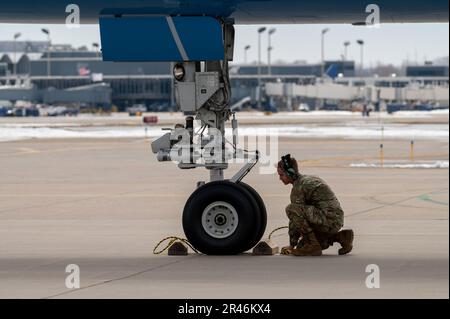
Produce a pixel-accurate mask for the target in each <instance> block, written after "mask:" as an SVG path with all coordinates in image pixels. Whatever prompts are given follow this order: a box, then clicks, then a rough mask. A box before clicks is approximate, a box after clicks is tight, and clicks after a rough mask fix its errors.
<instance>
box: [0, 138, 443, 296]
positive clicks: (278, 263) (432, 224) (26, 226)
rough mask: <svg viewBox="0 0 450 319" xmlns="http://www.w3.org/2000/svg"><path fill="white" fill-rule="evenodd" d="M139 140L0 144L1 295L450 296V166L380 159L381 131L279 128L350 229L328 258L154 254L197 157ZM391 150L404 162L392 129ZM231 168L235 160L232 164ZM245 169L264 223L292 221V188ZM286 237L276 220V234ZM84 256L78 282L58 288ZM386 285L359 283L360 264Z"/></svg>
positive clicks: (426, 150)
mask: <svg viewBox="0 0 450 319" xmlns="http://www.w3.org/2000/svg"><path fill="white" fill-rule="evenodd" d="M149 143H150V141H149V140H147V139H145V138H129V139H76V138H72V139H26V140H20V141H7V142H2V143H0V298H350V297H354V298H422V297H423V298H448V297H449V268H448V267H449V222H448V215H449V208H448V201H449V195H448V188H449V185H448V184H449V182H448V181H449V179H448V173H449V172H448V166H447V168H436V169H419V168H379V167H351V164H352V163H353V164H354V163H377V161H378V152H379V149H378V144H379V142H378V141H376V140H362V139H359V140H348V139H347V140H343V139H312V140H310V139H292V138H282V139H281V140H280V144H279V146H280V150H279V151H280V154H283V153H286V152H290V153H291V154H293V156H295V157H296V158H297V159H299V160H300V166H301V169H302V171H303V172H304V173H306V174H315V175H319V176H321V177H322V178H324V179H325V180H326V181H327V182H328V183H329V184H330V185H331V186H332V188H333V189H334V190H335V192H336V194H337V195H338V197H339V199H340V200H341V203H342V206H343V208H344V210H345V212H346V216H345V228H353V229H354V231H355V234H356V238H355V248H354V251H353V252H352V253H351V254H350V255H348V256H338V255H337V249H338V247H337V246H334V247H331V248H330V249H329V250H327V251H325V252H324V253H325V255H324V256H322V257H306V258H301V257H290V256H280V255H277V256H266V257H257V256H251V255H250V254H244V255H240V256H229V257H226V256H224V257H222V256H204V255H199V254H194V253H192V252H191V254H190V255H189V256H187V257H172V256H167V255H153V254H152V250H153V247H154V245H155V244H156V243H157V242H158V241H159V240H160V239H162V238H163V237H166V236H170V235H178V236H183V231H182V227H181V212H182V209H183V206H184V203H185V201H186V199H187V198H188V196H189V195H190V193H191V192H192V191H193V190H194V187H195V184H196V182H197V181H198V180H205V179H207V172H206V171H205V170H202V169H198V170H189V171H181V170H179V169H178V168H177V167H176V166H175V165H174V164H172V163H158V162H157V161H156V159H155V158H154V156H153V154H151V151H150V145H149ZM448 152H449V145H448V140H447V141H445V140H423V141H418V142H417V143H416V157H415V160H416V161H417V162H430V161H431V162H433V161H447V163H448ZM385 153H386V158H387V159H386V160H387V161H389V162H405V161H408V154H409V143H408V141H405V140H389V141H386V145H385ZM237 169H238V167H237V166H235V165H234V166H233V167H232V168H231V169H230V172H227V175H228V176H230V175H231V173H232V172H234V171H236V170H237ZM246 181H247V182H248V183H249V184H251V185H252V186H254V187H255V188H256V189H257V190H258V191H259V192H260V194H261V195H262V197H263V199H264V200H265V202H266V206H267V209H268V213H269V222H268V227H267V232H266V235H267V234H268V233H269V231H270V230H271V229H273V228H275V227H278V226H283V225H286V224H287V219H286V216H285V213H284V207H285V206H286V205H287V204H288V201H289V191H290V189H289V187H286V186H283V185H282V184H281V183H280V182H279V181H278V179H277V176H276V175H273V174H268V175H262V174H259V171H258V169H255V170H254V171H253V172H252V173H251V174H250V175H249V176H248V177H247V178H246ZM274 238H275V239H274V240H275V242H276V243H277V244H278V245H279V246H284V245H287V243H288V237H287V234H286V233H285V232H284V231H281V232H279V233H277V234H275V237H274ZM68 264H77V265H78V266H79V267H80V274H81V288H80V289H68V288H66V286H65V280H66V276H67V275H68V274H67V273H65V269H66V266H67V265H68ZM370 264H376V265H378V266H379V269H380V288H378V289H377V288H373V289H369V288H367V286H366V277H367V276H368V275H369V274H368V273H366V267H367V265H370Z"/></svg>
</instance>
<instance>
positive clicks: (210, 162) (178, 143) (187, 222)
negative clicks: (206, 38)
mask: <svg viewBox="0 0 450 319" xmlns="http://www.w3.org/2000/svg"><path fill="white" fill-rule="evenodd" d="M222 30H223V39H224V40H223V41H224V48H225V52H224V60H223V61H184V62H178V63H175V64H174V66H173V76H174V79H175V93H176V102H177V105H178V106H179V108H180V109H181V111H183V112H184V113H185V114H186V115H188V116H187V117H186V124H185V125H177V126H176V127H175V129H171V130H170V132H169V133H166V134H165V135H164V136H162V137H160V138H159V139H157V140H156V141H154V142H153V143H152V150H153V152H154V153H155V154H157V158H158V160H159V161H176V162H178V166H179V168H181V169H192V168H197V167H205V168H206V169H208V170H209V171H210V182H209V183H206V184H203V185H202V184H199V187H198V188H197V189H196V190H195V191H194V193H193V194H192V195H191V196H190V197H189V199H188V200H187V202H186V205H185V207H184V211H183V229H184V232H185V234H186V237H187V239H188V240H189V241H190V243H191V244H192V245H193V246H194V247H195V248H196V249H198V250H199V251H201V252H202V253H205V254H210V255H224V254H226V255H228V254H238V253H242V252H244V251H247V250H249V249H251V248H252V247H253V246H255V245H256V244H257V243H258V241H259V240H260V239H261V237H262V236H263V234H264V231H265V228H266V222H267V214H266V209H265V206H264V202H263V200H262V199H261V197H260V196H259V195H258V193H257V192H256V191H255V190H254V189H253V188H251V187H250V186H249V185H247V184H245V183H243V182H242V179H243V178H244V177H245V175H247V174H248V173H249V171H250V170H251V169H252V168H253V167H254V166H255V165H256V163H257V161H258V156H259V155H258V152H255V154H254V155H253V156H249V154H250V153H249V152H247V151H245V150H240V149H238V147H237V120H236V119H235V115H234V113H233V112H232V111H231V110H230V98H231V86H230V80H229V74H228V71H229V68H228V61H231V60H232V59H233V46H234V27H233V24H232V23H228V22H222ZM230 118H232V121H231V123H232V128H233V142H228V141H227V140H226V138H225V122H226V121H228V120H229V119H230ZM194 119H195V120H198V121H200V123H201V128H200V130H199V131H200V133H195V132H194ZM227 144H230V145H231V147H227V146H228V145H227ZM233 158H246V159H248V160H249V161H248V163H247V164H246V165H245V166H244V167H243V168H242V169H241V170H240V171H239V172H238V173H236V174H235V175H234V176H233V177H232V178H230V179H229V180H225V178H224V170H225V169H227V168H228V161H229V160H231V159H233Z"/></svg>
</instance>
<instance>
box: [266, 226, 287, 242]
mask: <svg viewBox="0 0 450 319" xmlns="http://www.w3.org/2000/svg"><path fill="white" fill-rule="evenodd" d="M285 228H289V226H281V227H278V228H275V229H274V230H272V231H271V232H270V234H269V240H270V239H271V238H272V235H273V234H274V233H276V232H277V231H279V230H281V229H285Z"/></svg>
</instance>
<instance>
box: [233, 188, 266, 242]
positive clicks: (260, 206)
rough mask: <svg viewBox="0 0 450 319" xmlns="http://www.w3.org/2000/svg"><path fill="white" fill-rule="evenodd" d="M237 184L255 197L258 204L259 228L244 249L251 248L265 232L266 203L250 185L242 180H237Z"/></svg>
mask: <svg viewBox="0 0 450 319" xmlns="http://www.w3.org/2000/svg"><path fill="white" fill-rule="evenodd" d="M237 184H238V185H240V186H242V187H244V188H245V189H246V190H247V191H248V192H249V193H250V194H251V195H252V196H253V198H254V199H255V201H256V204H257V205H258V209H259V215H260V220H261V223H260V228H259V230H258V232H257V233H256V236H255V238H254V239H253V240H252V241H250V242H249V246H248V247H247V249H246V250H249V249H252V248H253V247H255V246H256V244H258V243H259V241H260V240H261V238H262V237H263V236H264V233H265V232H266V227H267V210H266V205H265V204H264V201H263V199H262V198H261V196H260V195H259V193H258V192H257V191H256V190H255V189H254V188H253V187H251V186H250V185H248V184H246V183H244V182H238V183H237Z"/></svg>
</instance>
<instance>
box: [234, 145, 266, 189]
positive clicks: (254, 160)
mask: <svg viewBox="0 0 450 319" xmlns="http://www.w3.org/2000/svg"><path fill="white" fill-rule="evenodd" d="M258 161H259V152H258V151H256V154H255V156H254V157H253V158H252V159H251V160H250V161H249V162H248V163H247V164H245V165H244V167H242V168H241V169H240V170H239V171H238V172H237V173H236V174H234V175H233V177H231V178H230V182H233V183H237V182H240V181H242V179H243V178H244V177H245V176H247V174H248V173H250V171H251V170H252V168H253V167H255V165H256V164H257V163H258Z"/></svg>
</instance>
